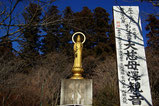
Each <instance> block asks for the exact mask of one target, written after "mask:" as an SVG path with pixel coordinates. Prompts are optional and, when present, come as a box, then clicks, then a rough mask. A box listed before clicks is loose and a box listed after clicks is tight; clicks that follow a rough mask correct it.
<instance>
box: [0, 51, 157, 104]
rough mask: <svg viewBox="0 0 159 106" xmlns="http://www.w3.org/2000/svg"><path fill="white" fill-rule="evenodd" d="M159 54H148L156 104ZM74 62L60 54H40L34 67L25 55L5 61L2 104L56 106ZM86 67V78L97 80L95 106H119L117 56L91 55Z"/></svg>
mask: <svg viewBox="0 0 159 106" xmlns="http://www.w3.org/2000/svg"><path fill="white" fill-rule="evenodd" d="M158 57H159V56H158V55H154V54H149V53H148V54H147V63H148V69H149V77H150V84H151V91H152V98H153V105H154V106H159V76H158V74H159V63H158V62H159V58H158ZM72 65H73V58H69V57H67V56H65V55H64V54H57V53H50V54H48V55H47V56H43V57H38V58H37V61H36V65H35V66H34V67H29V64H28V63H27V62H26V61H25V60H23V59H21V58H13V59H12V60H10V61H3V62H1V64H0V105H1V106H56V105H57V104H59V100H60V82H61V79H64V78H69V77H70V76H71V68H72ZM26 67H27V68H26ZM28 67H29V68H28ZM83 67H84V71H85V72H84V75H85V78H92V79H93V82H94V90H93V91H94V92H93V93H94V96H93V97H94V98H93V100H94V106H119V94H118V81H117V78H118V77H117V69H116V58H113V57H109V56H108V57H107V58H106V60H104V61H100V60H98V59H97V58H94V57H87V58H85V59H84V60H83ZM23 69H24V70H25V71H26V70H27V73H26V72H23Z"/></svg>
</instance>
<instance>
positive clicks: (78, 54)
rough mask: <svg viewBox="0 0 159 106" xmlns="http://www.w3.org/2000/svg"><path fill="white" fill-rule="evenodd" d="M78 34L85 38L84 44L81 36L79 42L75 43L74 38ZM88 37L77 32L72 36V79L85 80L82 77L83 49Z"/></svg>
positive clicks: (78, 37)
mask: <svg viewBox="0 0 159 106" xmlns="http://www.w3.org/2000/svg"><path fill="white" fill-rule="evenodd" d="M76 34H81V35H83V37H84V40H83V42H81V39H80V35H78V36H77V41H76V42H75V41H74V36H75V35H76ZM85 40H86V37H85V35H84V34H83V33H82V32H76V33H74V34H73V36H72V41H73V43H74V58H75V59H74V65H73V68H72V72H73V76H72V77H71V79H84V78H83V77H82V73H83V68H82V48H83V43H84V42H85Z"/></svg>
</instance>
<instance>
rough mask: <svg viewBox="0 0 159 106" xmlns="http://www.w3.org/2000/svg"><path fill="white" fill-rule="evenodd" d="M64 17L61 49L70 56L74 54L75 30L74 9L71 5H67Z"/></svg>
mask: <svg viewBox="0 0 159 106" xmlns="http://www.w3.org/2000/svg"><path fill="white" fill-rule="evenodd" d="M63 14H64V17H63V22H62V28H61V30H60V32H61V33H62V36H61V37H60V50H61V51H62V52H64V53H66V54H67V55H69V56H71V55H72V56H73V49H72V48H73V44H72V43H71V41H72V33H71V32H72V31H73V27H72V26H73V20H74V16H73V11H72V10H71V8H70V7H66V8H65V10H64V11H63Z"/></svg>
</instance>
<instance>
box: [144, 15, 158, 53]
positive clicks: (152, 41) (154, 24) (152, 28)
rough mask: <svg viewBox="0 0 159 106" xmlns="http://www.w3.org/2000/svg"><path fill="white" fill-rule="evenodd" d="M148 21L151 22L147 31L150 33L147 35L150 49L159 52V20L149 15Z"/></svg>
mask: <svg viewBox="0 0 159 106" xmlns="http://www.w3.org/2000/svg"><path fill="white" fill-rule="evenodd" d="M146 21H148V22H149V23H148V25H147V26H146V30H147V31H149V33H148V34H147V35H146V36H147V38H149V39H148V41H147V45H148V47H151V48H153V49H154V50H156V51H159V19H157V18H156V17H155V16H153V15H149V17H148V19H147V20H146Z"/></svg>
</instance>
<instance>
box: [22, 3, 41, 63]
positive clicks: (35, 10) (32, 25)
mask: <svg viewBox="0 0 159 106" xmlns="http://www.w3.org/2000/svg"><path fill="white" fill-rule="evenodd" d="M23 16H24V19H25V24H26V28H25V29H24V31H23V32H22V34H23V41H22V42H21V43H20V44H21V47H22V54H21V56H23V57H24V58H26V59H32V60H34V59H35V56H37V55H39V47H40V41H39V37H40V35H39V33H40V29H39V27H38V24H39V22H40V16H41V7H40V6H39V5H37V4H33V3H30V5H29V7H28V8H27V9H26V11H25V12H24V13H23Z"/></svg>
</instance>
